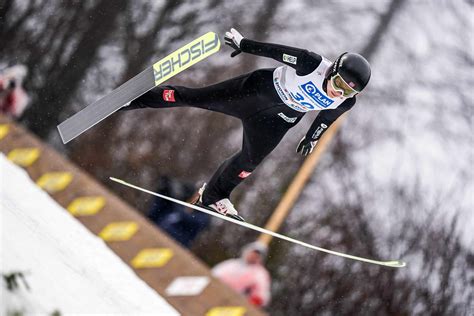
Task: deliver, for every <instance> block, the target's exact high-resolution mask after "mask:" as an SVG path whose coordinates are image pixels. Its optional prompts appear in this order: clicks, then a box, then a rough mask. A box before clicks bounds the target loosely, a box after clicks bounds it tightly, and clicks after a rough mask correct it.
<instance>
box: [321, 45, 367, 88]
mask: <svg viewBox="0 0 474 316" xmlns="http://www.w3.org/2000/svg"><path fill="white" fill-rule="evenodd" d="M336 74H339V75H340V76H341V77H342V79H344V81H345V82H346V83H347V84H348V85H349V86H350V87H351V88H352V89H354V90H356V91H357V92H361V91H362V90H363V89H364V88H365V86H366V85H367V83H369V79H370V64H369V62H368V61H367V59H365V58H364V57H362V56H361V55H359V54H356V53H347V52H346V53H344V54H342V55H341V56H339V57H338V58H337V59H336V61H335V62H334V64H333V67H332V72H331V74H330V77H331V76H334V75H336Z"/></svg>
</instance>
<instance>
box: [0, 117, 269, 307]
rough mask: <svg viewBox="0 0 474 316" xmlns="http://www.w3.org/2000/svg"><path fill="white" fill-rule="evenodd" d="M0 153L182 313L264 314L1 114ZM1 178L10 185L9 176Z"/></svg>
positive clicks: (47, 146) (159, 232)
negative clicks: (189, 292) (194, 291)
mask: <svg viewBox="0 0 474 316" xmlns="http://www.w3.org/2000/svg"><path fill="white" fill-rule="evenodd" d="M0 152H2V153H3V154H4V155H5V156H7V157H8V159H9V160H11V161H13V162H14V163H16V164H17V165H20V166H21V167H23V168H24V169H25V170H26V171H27V173H28V174H29V176H30V177H31V179H32V180H33V181H35V183H36V184H37V185H38V186H39V187H41V188H42V189H43V190H45V191H46V192H48V193H49V195H50V196H51V197H52V198H53V199H54V200H55V201H56V202H57V203H58V204H60V205H61V206H62V207H64V209H66V210H68V211H69V212H70V213H71V214H72V215H73V216H74V217H75V218H76V219H77V220H78V221H80V222H81V223H82V224H83V225H84V226H85V227H87V228H88V229H89V230H90V231H91V232H92V233H93V234H95V235H97V236H99V237H101V238H102V239H103V240H104V241H105V242H106V244H107V245H108V246H109V247H110V248H111V249H112V250H113V251H114V252H115V253H116V254H117V256H119V257H120V258H121V259H122V260H123V261H124V262H125V263H127V264H128V265H129V266H130V267H131V268H132V269H133V270H134V271H135V273H136V274H137V276H138V277H140V278H141V279H142V280H144V281H145V282H146V283H147V284H148V285H149V286H150V287H151V288H153V289H154V290H156V291H157V292H158V293H159V294H160V296H162V297H163V298H164V299H165V300H166V301H168V302H169V304H171V305H172V306H173V307H174V308H175V309H176V310H177V311H178V312H180V313H181V314H182V315H186V316H187V315H192V316H199V315H203V316H250V315H257V316H258V315H265V313H264V312H263V311H261V310H259V309H257V308H255V307H254V306H252V305H250V304H249V303H248V302H247V300H246V299H245V298H244V297H242V296H240V295H238V294H237V293H234V292H233V291H232V290H231V289H230V288H228V287H227V286H226V285H224V284H223V283H221V282H220V281H219V280H217V279H214V278H213V277H212V276H211V274H210V270H209V268H208V267H207V266H206V265H205V264H204V263H203V262H201V261H200V260H199V259H198V258H196V257H195V256H194V255H193V254H192V253H191V252H189V251H188V250H186V249H184V248H182V247H181V246H180V245H178V244H177V243H176V242H175V241H173V240H172V239H171V238H170V237H168V236H167V235H166V234H165V233H163V232H161V231H160V230H159V228H157V227H156V226H155V225H153V224H152V223H150V222H149V221H148V220H147V219H145V218H144V217H143V216H142V215H141V214H140V213H139V212H138V211H136V210H135V209H133V208H132V207H130V206H129V205H128V204H127V203H125V202H124V201H122V200H121V199H120V198H119V197H117V196H116V195H115V194H114V193H112V192H111V191H109V190H108V189H107V188H105V187H104V186H103V185H101V184H100V183H98V182H97V181H96V180H94V178H93V177H91V176H90V175H88V174H87V173H85V172H84V171H82V170H81V169H80V168H78V167H77V166H75V165H74V164H73V163H72V162H71V161H69V160H68V159H67V158H65V157H63V156H62V155H61V154H59V153H58V152H56V151H55V150H54V149H53V148H51V147H50V146H49V145H47V144H45V143H43V142H42V141H41V140H39V139H38V138H37V137H35V136H33V135H32V134H31V133H30V132H29V131H27V130H26V129H24V128H22V127H20V126H19V125H18V124H16V123H14V122H12V121H10V120H9V119H8V118H6V117H5V116H3V115H1V114H0ZM0 172H1V170H0ZM2 181H5V182H6V184H7V185H8V179H2ZM25 198H27V197H25ZM195 277H197V278H195ZM206 279H208V280H209V283H207V285H203V283H202V281H203V280H206ZM188 282H189V283H188ZM204 283H205V282H204ZM179 284H181V286H178V285H179ZM200 285H201V286H202V287H203V290H202V291H201V292H200V293H198V294H195V295H185V294H183V293H181V292H180V291H179V289H180V288H181V290H182V289H183V288H185V289H188V290H189V289H192V288H194V287H197V288H199V287H200ZM174 290H176V291H177V292H176V291H174ZM180 293H181V294H180ZM77 294H78V295H80V293H77Z"/></svg>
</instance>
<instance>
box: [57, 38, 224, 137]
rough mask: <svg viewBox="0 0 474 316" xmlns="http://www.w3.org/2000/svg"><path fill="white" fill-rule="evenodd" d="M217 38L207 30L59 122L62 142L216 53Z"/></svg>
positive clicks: (218, 44)
mask: <svg viewBox="0 0 474 316" xmlns="http://www.w3.org/2000/svg"><path fill="white" fill-rule="evenodd" d="M219 49H220V41H219V37H218V36H217V34H216V33H214V32H208V33H206V34H204V35H202V36H200V37H199V38H197V39H195V40H193V41H192V42H190V43H188V44H186V45H184V46H183V47H181V48H179V49H178V50H176V51H174V52H173V53H171V54H169V55H168V56H166V57H164V58H163V59H161V60H159V61H158V62H156V63H154V64H153V65H152V66H150V67H148V68H147V69H145V70H144V71H142V72H141V73H139V74H138V75H136V76H135V77H133V78H132V79H130V80H128V81H127V82H125V83H124V84H122V85H121V86H120V87H118V88H116V89H115V90H113V91H112V92H111V93H109V94H107V95H105V96H104V97H102V98H101V99H99V100H97V101H95V102H94V103H92V104H90V105H89V106H87V107H86V108H84V109H82V110H81V111H79V112H78V113H76V114H74V115H73V116H72V117H70V118H68V119H67V120H65V121H64V122H62V123H61V124H59V125H58V126H57V127H58V131H59V135H60V136H61V139H62V141H63V143H64V144H66V143H68V142H69V141H71V140H73V139H74V138H76V137H77V136H79V135H81V134H82V133H84V132H85V131H87V130H88V129H90V128H91V127H93V126H94V125H96V124H98V123H99V122H101V121H102V120H104V119H105V118H107V117H108V116H110V115H112V114H113V113H115V112H116V111H118V110H119V109H120V108H121V107H123V106H124V105H125V104H127V103H128V102H130V101H133V100H135V99H136V98H138V97H139V96H141V95H142V94H144V93H146V92H147V91H149V90H151V89H153V88H154V87H156V86H158V85H160V84H162V83H163V82H165V81H166V80H168V79H170V78H171V77H173V76H175V75H177V74H178V73H180V72H182V71H183V70H185V69H187V68H189V67H191V66H192V65H194V64H196V63H198V62H200V61H201V60H203V59H205V58H207V57H209V56H211V55H212V54H214V53H216V52H218V51H219Z"/></svg>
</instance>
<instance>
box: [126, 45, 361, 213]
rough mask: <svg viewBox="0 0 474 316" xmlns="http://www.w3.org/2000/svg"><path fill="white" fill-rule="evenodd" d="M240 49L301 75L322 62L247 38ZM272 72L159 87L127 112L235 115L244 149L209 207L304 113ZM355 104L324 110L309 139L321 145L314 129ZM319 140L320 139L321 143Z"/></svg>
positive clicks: (219, 180)
mask: <svg viewBox="0 0 474 316" xmlns="http://www.w3.org/2000/svg"><path fill="white" fill-rule="evenodd" d="M241 50H242V51H243V52H247V53H251V54H255V55H260V56H265V57H270V58H273V59H276V60H278V61H280V62H282V63H285V64H287V65H288V66H291V67H293V68H295V69H296V71H297V74H298V75H305V74H308V73H311V72H312V71H313V70H315V69H316V68H317V67H318V65H319V63H320V62H321V60H322V57H321V56H319V55H317V54H315V53H312V52H308V51H307V50H302V49H298V48H293V47H288V46H282V45H277V44H269V43H259V42H256V41H252V40H248V39H243V40H242V42H241ZM283 54H291V55H293V56H297V57H298V63H297V64H290V63H287V62H284V61H283V59H282V56H283ZM273 71H274V69H259V70H256V71H254V72H251V73H248V74H245V75H241V76H238V77H235V78H232V79H229V80H226V81H223V82H220V83H217V84H214V85H210V86H207V87H203V88H187V87H183V86H159V87H156V88H154V89H152V90H150V91H149V92H147V93H145V94H144V95H142V96H141V97H139V98H137V99H136V100H134V101H133V102H132V103H131V104H130V105H129V106H127V107H125V108H123V109H124V110H132V109H137V108H147V107H149V108H172V107H180V106H191V107H197V108H201V109H206V110H211V111H216V112H220V113H224V114H227V115H231V116H234V117H236V118H239V119H240V120H241V121H242V124H243V143H242V149H241V150H240V151H239V152H237V153H235V154H234V155H233V156H231V157H230V158H228V159H227V160H226V161H224V163H223V164H222V165H221V166H220V167H219V168H218V169H217V171H216V172H215V173H214V175H213V176H212V178H211V180H210V181H209V183H208V185H207V187H206V190H205V192H204V195H203V203H204V204H205V205H210V204H212V203H215V202H217V201H219V200H221V199H224V198H229V196H230V193H231V192H232V190H233V189H234V188H235V187H236V186H237V185H239V183H240V182H242V181H243V180H244V179H245V178H246V177H247V176H248V175H250V174H251V173H252V172H253V171H254V170H255V168H256V167H257V166H258V165H259V164H260V163H261V162H262V160H263V159H264V158H265V157H266V156H267V155H268V154H270V152H271V151H272V150H273V149H274V148H275V147H276V146H277V145H278V143H280V141H281V140H282V138H283V136H285V134H286V132H288V130H289V129H290V128H292V127H293V126H295V125H296V124H297V123H298V122H299V121H300V120H301V118H302V117H303V116H304V114H305V113H304V112H298V111H295V110H293V109H292V108H290V107H288V106H287V105H286V104H285V103H283V101H282V100H281V98H280V97H279V96H278V94H277V92H276V90H275V87H274V85H273ZM354 103H355V97H354V98H350V99H347V100H346V101H344V102H343V103H342V104H341V105H340V106H339V107H337V108H336V109H333V110H325V111H321V112H320V113H319V115H318V116H317V118H316V119H315V121H314V122H313V124H312V125H311V128H310V129H309V130H308V132H307V136H306V137H308V138H309V139H310V138H312V139H313V140H317V139H316V138H315V135H314V132H315V130H316V129H317V128H318V127H319V126H320V125H321V124H326V125H327V126H329V125H330V124H331V123H332V122H334V121H335V120H336V119H337V118H338V117H339V116H340V115H341V114H342V113H344V112H345V111H347V110H348V109H350V108H351V107H352V106H353V105H354ZM320 136H321V134H318V135H317V138H319V137H320Z"/></svg>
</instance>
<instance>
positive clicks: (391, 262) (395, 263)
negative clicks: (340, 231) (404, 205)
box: [110, 177, 406, 268]
mask: <svg viewBox="0 0 474 316" xmlns="http://www.w3.org/2000/svg"><path fill="white" fill-rule="evenodd" d="M110 180H112V181H115V182H117V183H120V184H122V185H125V186H128V187H130V188H133V189H135V190H139V191H142V192H145V193H148V194H152V195H155V196H158V197H160V198H163V199H165V200H168V201H171V202H174V203H177V204H181V205H183V206H186V207H189V208H192V209H195V210H197V211H200V212H203V213H206V214H209V215H212V216H215V217H218V218H220V219H223V220H226V221H228V222H232V223H234V224H237V225H240V226H243V227H246V228H249V229H252V230H255V231H258V232H261V233H264V234H268V235H271V236H273V237H276V238H279V239H282V240H286V241H288V242H291V243H294V244H297V245H300V246H303V247H306V248H309V249H313V250H316V251H320V252H324V253H327V254H331V255H334V256H338V257H342V258H347V259H351V260H355V261H360V262H366V263H370V264H375V265H379V266H385V267H390V268H402V267H405V266H406V263H405V262H404V261H401V260H389V261H379V260H373V259H368V258H364V257H358V256H353V255H349V254H345V253H342V252H337V251H334V250H329V249H325V248H321V247H318V246H314V245H311V244H308V243H306V242H303V241H300V240H297V239H294V238H291V237H288V236H285V235H282V234H279V233H276V232H273V231H271V230H268V229H265V228H262V227H259V226H256V225H253V224H250V223H247V222H241V221H238V220H235V219H232V218H230V217H227V216H224V215H221V214H219V213H215V212H211V211H209V210H207V209H205V208H202V207H199V206H197V205H194V204H190V203H187V202H183V201H180V200H177V199H174V198H172V197H169V196H166V195H163V194H159V193H156V192H153V191H150V190H147V189H144V188H142V187H139V186H136V185H133V184H131V183H128V182H126V181H124V180H121V179H117V178H113V177H110Z"/></svg>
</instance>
